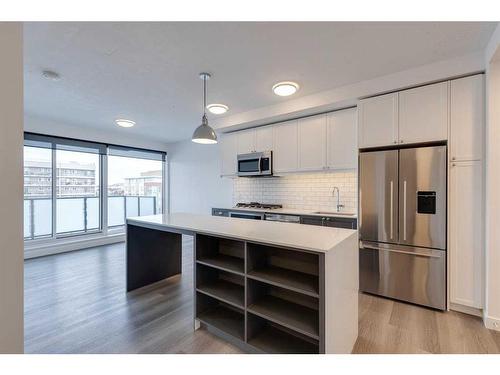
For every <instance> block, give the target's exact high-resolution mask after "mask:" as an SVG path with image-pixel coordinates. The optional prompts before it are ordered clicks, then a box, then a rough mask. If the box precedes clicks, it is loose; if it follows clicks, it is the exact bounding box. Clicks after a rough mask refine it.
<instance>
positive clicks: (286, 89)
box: [273, 81, 299, 96]
mask: <svg viewBox="0 0 500 375" xmlns="http://www.w3.org/2000/svg"><path fill="white" fill-rule="evenodd" d="M298 89H299V84H298V83H295V82H290V81H285V82H278V83H277V84H275V85H274V86H273V92H274V93H275V94H276V95H279V96H289V95H293V94H295V93H296V92H297V90H298Z"/></svg>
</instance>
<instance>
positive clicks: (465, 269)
mask: <svg viewBox="0 0 500 375" xmlns="http://www.w3.org/2000/svg"><path fill="white" fill-rule="evenodd" d="M484 112H485V110H484V76H483V75H482V74H479V75H474V76H470V77H465V78H460V79H456V80H452V81H451V82H450V138H449V145H448V152H449V158H448V162H449V169H448V173H449V208H448V210H449V212H448V220H449V224H448V228H449V231H448V236H449V237H448V239H449V244H448V252H449V274H450V278H449V282H450V286H449V291H450V303H451V304H452V306H451V307H452V308H453V307H454V306H453V305H454V304H458V305H462V306H466V307H471V308H475V309H481V308H483V293H484V291H483V290H484V285H483V283H484V225H483V220H484V219H483V217H484V202H483V196H484V192H483V190H484V186H483V169H484V167H483V164H484V152H483V145H484V139H483V138H484Z"/></svg>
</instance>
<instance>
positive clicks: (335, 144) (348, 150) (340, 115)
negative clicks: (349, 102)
mask: <svg viewBox="0 0 500 375" xmlns="http://www.w3.org/2000/svg"><path fill="white" fill-rule="evenodd" d="M327 121H328V127H327V166H328V168H329V169H355V168H357V167H358V147H357V128H358V126H357V111H356V108H350V109H344V110H342V111H336V112H332V113H329V114H328V120H327Z"/></svg>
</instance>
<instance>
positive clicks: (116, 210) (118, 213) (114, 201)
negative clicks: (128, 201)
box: [108, 197, 125, 227]
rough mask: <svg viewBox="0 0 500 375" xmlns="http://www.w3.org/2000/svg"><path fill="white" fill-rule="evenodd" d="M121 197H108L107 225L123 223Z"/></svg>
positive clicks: (112, 225) (123, 215) (123, 209)
mask: <svg viewBox="0 0 500 375" xmlns="http://www.w3.org/2000/svg"><path fill="white" fill-rule="evenodd" d="M123 199H124V198H123V197H108V227H114V226H117V225H123V224H125V204H124V203H123Z"/></svg>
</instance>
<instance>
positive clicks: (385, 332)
mask: <svg viewBox="0 0 500 375" xmlns="http://www.w3.org/2000/svg"><path fill="white" fill-rule="evenodd" d="M192 246H193V242H192V239H191V238H190V237H184V238H183V262H182V272H183V273H182V275H179V276H175V277H172V278H170V279H168V280H165V281H161V282H159V283H156V284H154V285H151V286H148V287H145V288H142V289H140V290H137V291H134V292H132V293H129V294H126V293H125V246H124V244H115V245H109V246H102V247H96V248H92V249H87V250H81V251H76V252H71V253H66V254H59V255H53V256H48V257H43V258H38V259H31V260H27V261H26V262H25V352H26V353H240V350H239V349H238V348H236V347H234V346H232V345H230V344H228V343H226V342H225V341H223V340H221V339H218V338H217V337H216V336H214V335H212V334H211V333H209V332H207V331H206V330H204V329H202V330H198V331H196V332H193V329H192V324H193V302H192V287H193V285H192V284H193V280H192V271H193V263H192ZM359 312H360V315H359V338H358V341H357V342H356V345H355V348H354V353H500V333H499V332H494V331H490V330H487V329H486V328H484V326H483V324H482V321H481V319H479V318H476V317H471V316H469V315H465V314H461V313H456V312H446V313H442V312H438V311H434V310H429V309H425V308H421V307H417V306H413V305H409V304H404V303H399V302H395V301H391V300H388V299H383V298H378V297H374V296H369V295H364V294H361V295H360V310H359Z"/></svg>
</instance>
